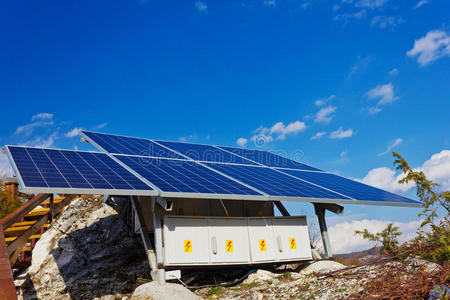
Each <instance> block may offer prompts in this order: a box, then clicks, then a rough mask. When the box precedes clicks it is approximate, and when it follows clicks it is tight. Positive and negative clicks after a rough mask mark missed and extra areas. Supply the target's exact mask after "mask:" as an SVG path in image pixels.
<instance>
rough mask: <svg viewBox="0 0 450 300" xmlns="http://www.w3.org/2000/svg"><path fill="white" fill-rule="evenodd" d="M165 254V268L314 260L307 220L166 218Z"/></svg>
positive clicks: (295, 218) (287, 218)
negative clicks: (312, 258)
mask: <svg viewBox="0 0 450 300" xmlns="http://www.w3.org/2000/svg"><path fill="white" fill-rule="evenodd" d="M163 252H164V264H165V265H166V266H195V265H199V266H201V265H233V264H234V265H245V264H261V263H270V262H288V261H299V260H309V259H311V248H310V242H309V235H308V226H307V224H306V218H305V217H260V218H257V217H252V218H230V217H188V216H165V218H164V227H163Z"/></svg>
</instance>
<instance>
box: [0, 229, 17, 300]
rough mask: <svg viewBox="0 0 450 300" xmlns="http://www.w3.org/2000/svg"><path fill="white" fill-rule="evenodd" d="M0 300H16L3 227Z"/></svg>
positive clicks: (0, 250)
mask: <svg viewBox="0 0 450 300" xmlns="http://www.w3.org/2000/svg"><path fill="white" fill-rule="evenodd" d="M0 299H1V300H3V299H7V300H14V299H17V296H16V287H15V286H14V279H13V276H12V271H11V265H10V263H9V256H8V252H7V250H6V243H5V236H4V235H3V227H2V226H1V225H0Z"/></svg>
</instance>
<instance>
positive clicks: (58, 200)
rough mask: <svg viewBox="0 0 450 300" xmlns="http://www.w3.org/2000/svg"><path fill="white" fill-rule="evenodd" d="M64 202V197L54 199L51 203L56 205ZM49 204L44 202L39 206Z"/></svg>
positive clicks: (46, 201) (47, 201)
mask: <svg viewBox="0 0 450 300" xmlns="http://www.w3.org/2000/svg"><path fill="white" fill-rule="evenodd" d="M63 200H64V197H55V198H54V199H53V203H54V204H58V203H61V202H62V201H63ZM48 204H50V200H45V201H44V202H42V203H41V205H48Z"/></svg>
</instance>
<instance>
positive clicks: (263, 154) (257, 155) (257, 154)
mask: <svg viewBox="0 0 450 300" xmlns="http://www.w3.org/2000/svg"><path fill="white" fill-rule="evenodd" d="M220 148H222V149H224V150H227V151H229V152H231V153H234V154H235V155H239V156H241V157H245V158H247V159H249V160H253V161H255V162H257V163H259V164H262V165H264V166H268V167H277V168H291V169H298V170H312V171H320V170H319V169H316V168H314V167H311V166H308V165H305V164H302V163H300V162H297V161H295V160H292V159H288V158H286V157H283V156H280V155H277V154H274V153H271V152H268V151H261V150H252V149H243V148H233V147H222V146H220Z"/></svg>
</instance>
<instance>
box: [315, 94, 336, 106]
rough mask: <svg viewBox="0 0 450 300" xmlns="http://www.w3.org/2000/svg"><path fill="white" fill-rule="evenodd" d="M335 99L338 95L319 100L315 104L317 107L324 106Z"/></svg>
mask: <svg viewBox="0 0 450 300" xmlns="http://www.w3.org/2000/svg"><path fill="white" fill-rule="evenodd" d="M334 98H336V95H334V94H332V95H331V96H329V97H327V98H321V99H317V100H316V101H314V104H316V105H317V106H323V105H325V104H326V103H327V102H329V101H331V100H333V99H334Z"/></svg>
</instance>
